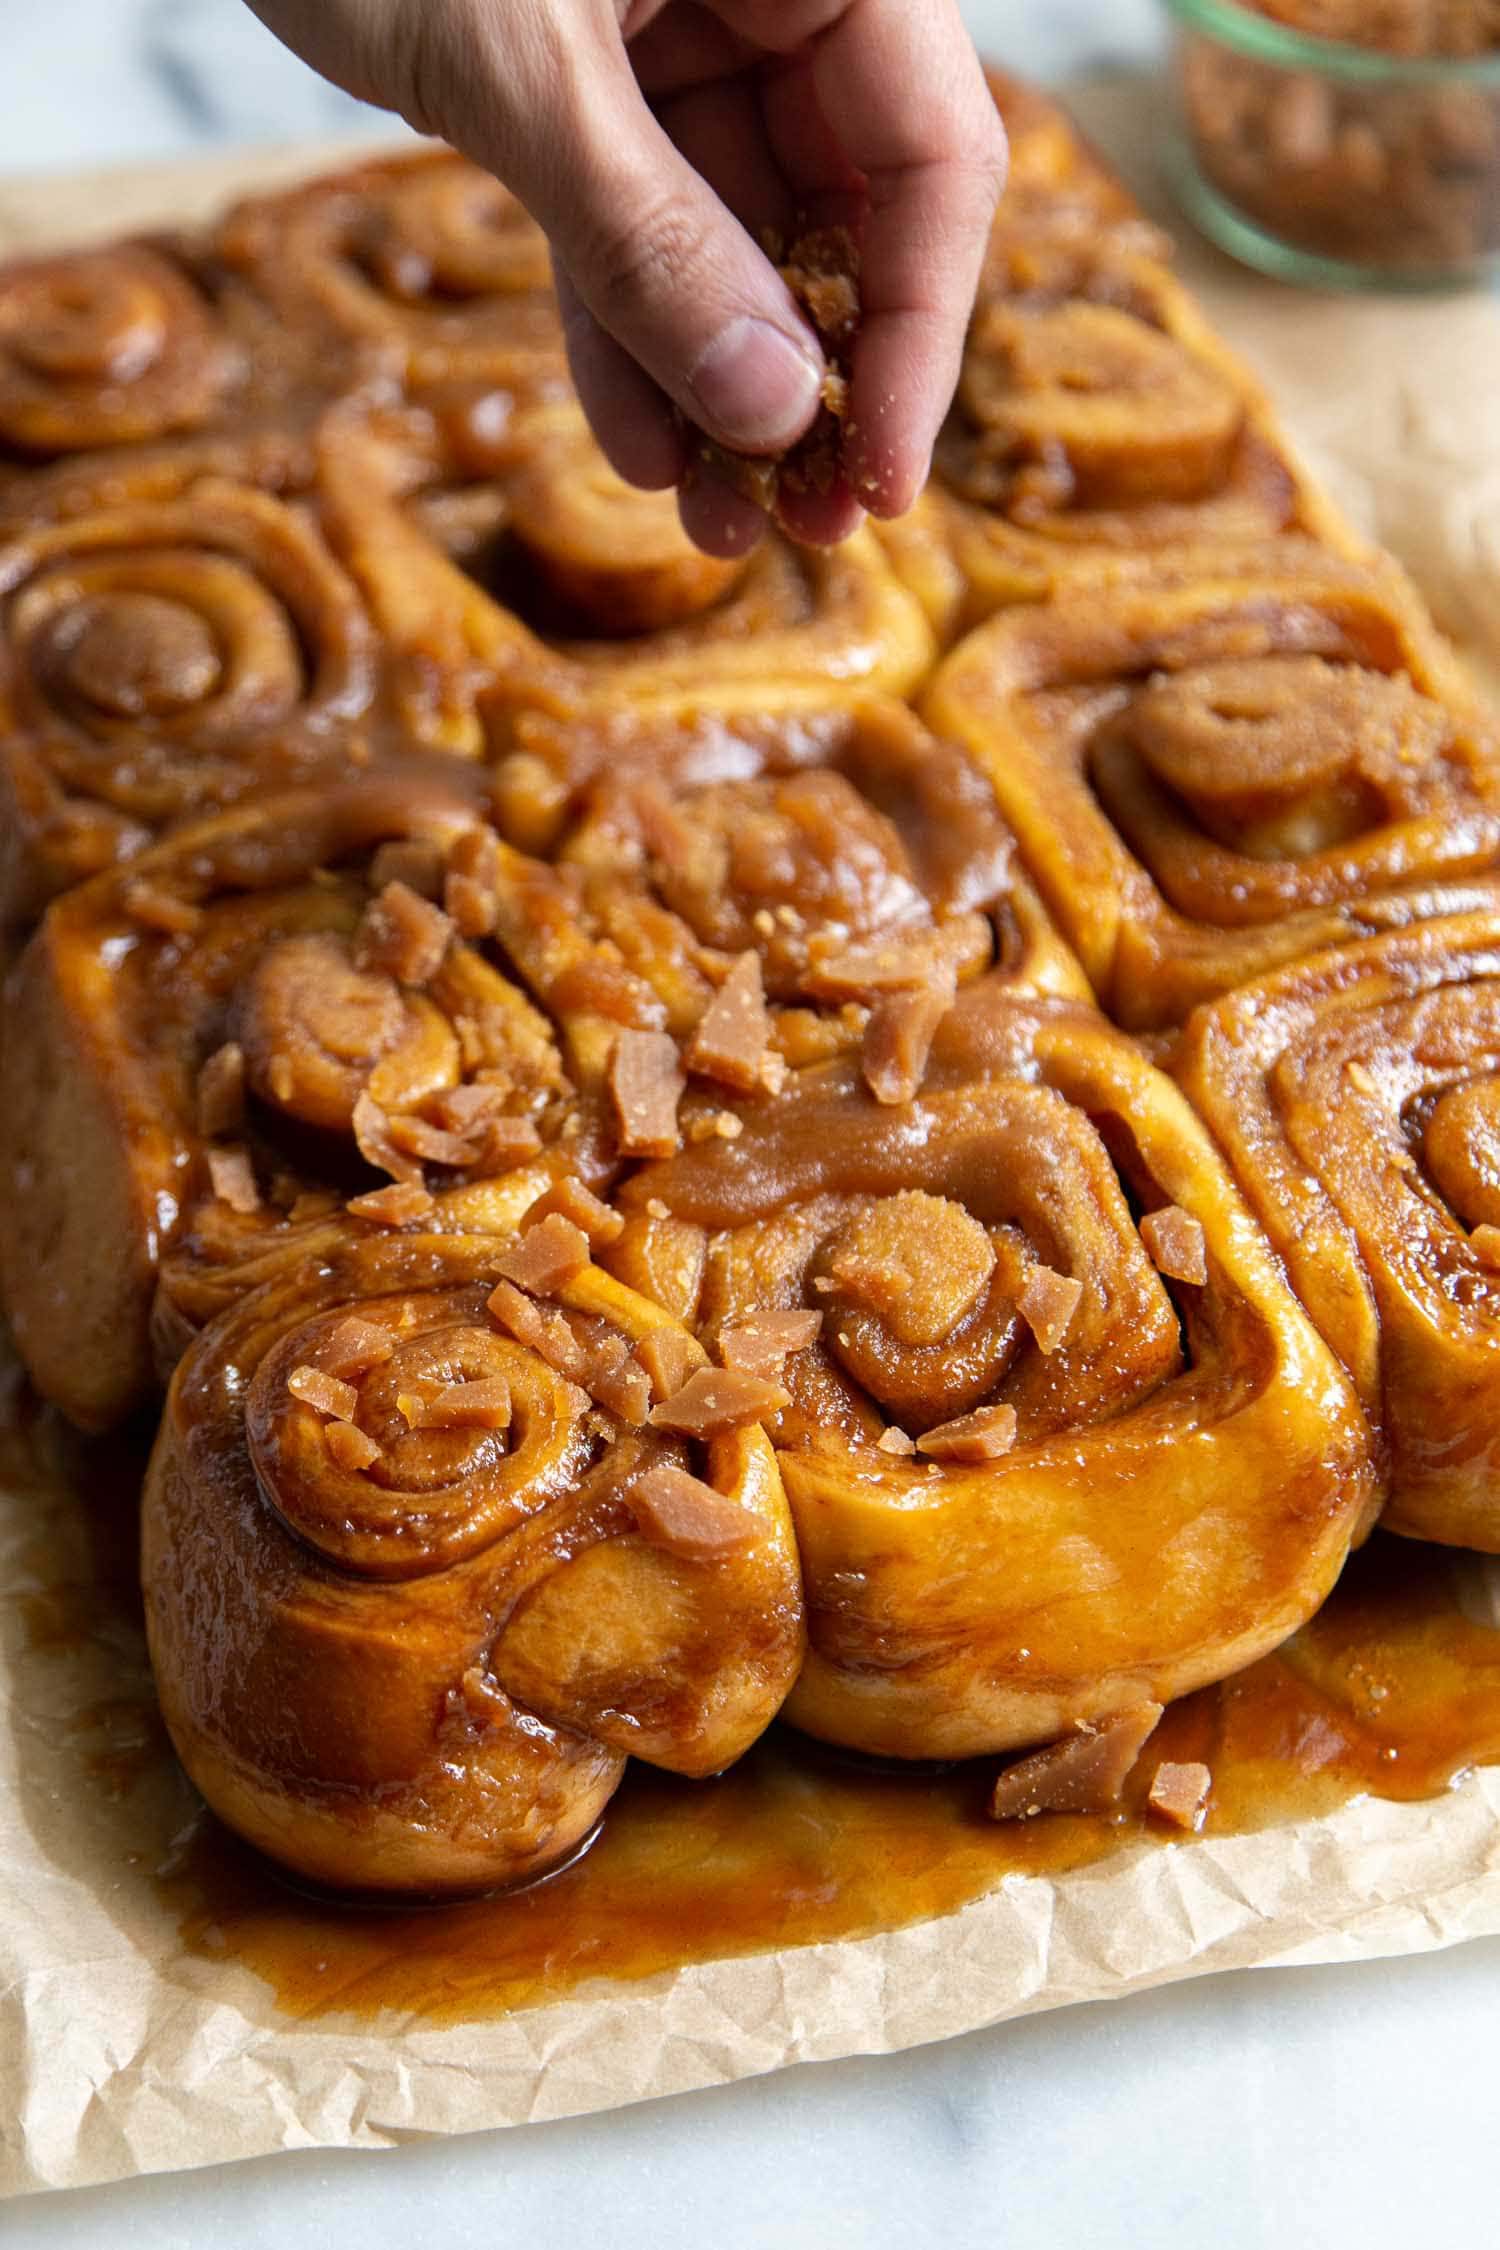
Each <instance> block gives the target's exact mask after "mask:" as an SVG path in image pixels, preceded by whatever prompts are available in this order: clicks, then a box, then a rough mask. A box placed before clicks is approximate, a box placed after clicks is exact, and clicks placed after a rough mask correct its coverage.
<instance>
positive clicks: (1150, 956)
mask: <svg viewBox="0 0 1500 2250" xmlns="http://www.w3.org/2000/svg"><path fill="white" fill-rule="evenodd" d="M924 708H925V710H926V714H927V717H928V721H929V723H930V724H931V725H932V726H934V727H935V728H937V729H938V730H939V731H940V732H947V733H950V734H951V735H952V736H953V737H954V739H955V740H957V741H959V742H962V743H963V744H964V745H965V747H966V748H968V749H969V751H970V752H971V754H972V755H973V756H974V757H975V758H976V759H977V760H978V761H979V762H980V763H981V764H982V765H983V767H984V770H985V772H986V773H987V774H988V776H989V778H990V780H991V782H992V783H993V785H994V788H995V793H996V796H997V797H998V799H999V801H1000V805H1001V807H1002V809H1003V811H1004V812H1005V814H1006V817H1007V818H1008V820H1009V821H1010V822H1011V825H1012V826H1013V827H1014V829H1015V831H1016V834H1017V836H1018V837H1019V839H1020V843H1021V849H1022V852H1023V854H1024V855H1025V858H1026V860H1027V863H1028V865H1029V866H1030V868H1031V869H1032V871H1033V873H1034V874H1035V875H1036V877H1037V880H1038V882H1039V884H1040V886H1041V889H1042V893H1043V895H1044V897H1045V898H1046V900H1047V902H1048V905H1049V906H1050V907H1051V909H1052V911H1053V913H1054V914H1055V915H1056V916H1057V918H1058V921H1059V922H1060V924H1061V925H1062V928H1063V929H1064V930H1065V932H1066V933H1067V935H1068V937H1069V938H1070V940H1071V941H1072V943H1073V945H1074V946H1075V947H1076V949H1077V951H1078V954H1079V956H1080V958H1081V960H1082V961H1083V964H1084V967H1085V969H1086V970H1087V971H1088V974H1089V977H1090V979H1091V980H1092V982H1093V985H1094V988H1095V990H1096V991H1097V992H1098V994H1099V995H1100V997H1101V999H1102V1000H1103V1001H1104V1003H1105V1005H1106V1007H1107V1008H1108V1009H1109V1011H1110V1012H1111V1014H1113V1015H1114V1016H1115V1017H1116V1019H1117V1020H1118V1021H1119V1022H1121V1023H1123V1024H1125V1025H1127V1026H1128V1027H1130V1028H1132V1029H1137V1030H1141V1029H1150V1028H1154V1027H1160V1026H1162V1025H1166V1024H1171V1023H1173V1022H1175V1021H1179V1020H1180V1019H1181V1017H1182V1016H1183V1015H1185V1014H1186V1013H1187V1011H1188V1009H1189V1008H1190V1007H1192V1006H1193V1005H1194V1003H1195V1002H1197V1001H1199V1000H1201V999H1204V998H1207V997H1209V996H1211V995H1212V994H1214V993H1216V992H1220V991H1223V990H1224V989H1225V988H1226V987H1228V986H1230V985H1234V984H1238V983H1241V982H1243V981H1244V980H1245V979H1246V978H1248V977H1253V976H1255V975H1257V974H1259V973H1260V972H1261V971H1263V970H1265V969H1268V968H1271V967H1274V966H1275V965H1276V964H1278V963H1279V962H1282V961H1286V960H1290V959H1294V958H1295V957H1296V956H1297V955H1299V954H1303V953H1306V952H1308V951H1309V950H1315V949H1318V948H1321V947H1323V946H1325V945H1329V944H1332V943H1335V942H1337V941H1338V940H1339V939H1341V938H1344V937H1359V936H1362V935H1364V934H1366V933H1367V932H1368V931H1369V930H1370V929H1371V928H1374V927H1380V926H1383V925H1384V924H1386V923H1388V922H1392V921H1399V920H1402V919H1411V918H1412V917H1414V916H1417V915H1420V914H1423V913H1430V912H1433V911H1441V910H1442V907H1443V906H1444V905H1445V904H1447V903H1450V902H1451V900H1452V897H1453V892H1454V887H1455V886H1463V885H1466V884H1469V885H1472V883H1473V882H1474V881H1475V879H1476V878H1477V879H1479V880H1480V881H1481V882H1483V881H1484V880H1485V879H1486V877H1487V871H1488V870H1490V869H1492V868H1494V867H1495V865H1496V863H1497V857H1500V767H1497V764H1496V755H1495V751H1496V735H1495V729H1494V723H1493V721H1492V720H1491V719H1490V717H1489V716H1488V714H1486V713H1484V712H1483V711H1482V710H1481V709H1480V708H1479V707H1478V706H1477V704H1476V702H1475V699H1474V697H1473V695H1472V693H1471V692H1470V691H1469V689H1468V688H1467V686H1466V684H1465V682H1464V680H1463V678H1462V676H1461V675H1460V673H1459V671H1458V668H1457V666H1456V664H1455V663H1454V661H1453V658H1452V657H1451V655H1450V653H1449V651H1448V650H1447V649H1446V648H1445V647H1444V645H1443V644H1442V643H1441V642H1440V641H1439V639H1438V637H1437V635H1436V634H1435V633H1434V632H1433V631H1432V628H1431V627H1430V625H1429V624H1428V622H1427V620H1426V617H1425V615H1424V614H1423V612H1422V610H1421V608H1420V605H1419V604H1418V603H1417V601H1416V600H1415V598H1414V597H1413V596H1412V594H1411V592H1410V590H1409V588H1408V587H1407V586H1406V584H1405V582H1404V581H1403V580H1402V579H1401V578H1400V577H1399V575H1398V574H1397V573H1395V572H1394V570H1392V571H1390V572H1389V573H1388V574H1381V573H1377V572H1375V571H1373V570H1371V571H1364V572H1359V573H1352V572H1347V571H1342V570H1339V569H1338V568H1336V567H1334V566H1330V567H1329V568H1328V570H1326V571H1325V572H1321V573H1319V572H1300V573H1294V574H1291V575H1289V576H1286V577H1283V578H1280V579H1275V578H1264V579H1259V580H1249V581H1246V582H1239V583H1217V584H1216V583H1214V582H1212V581H1204V582H1201V583H1198V584H1195V585H1191V586H1181V587H1176V586H1174V587H1167V588H1161V589H1155V588H1153V589H1143V588H1129V587H1127V588H1118V589H1114V590H1105V591H1099V592H1095V593H1093V594H1090V595H1088V596H1082V595H1080V596H1076V597H1074V598H1073V599H1072V600H1070V601H1069V602H1068V603H1066V604H1065V605H1058V606H1057V607H1051V606H1047V607H1032V608H1028V609H1022V610H1014V611H1012V612H1010V613H1009V614H1007V615H1002V616H999V617H996V618H994V619H993V620H992V621H991V622H990V623H989V624H988V625H985V626H982V627H981V628H980V629H979V630H978V631H977V632H975V633H974V634H972V635H971V636H970V638H969V639H968V640H966V641H965V642H964V643H963V644H962V645H961V646H960V647H959V648H958V649H957V650H956V651H955V652H954V654H953V655H952V657H950V658H949V660H948V662H947V663H946V665H945V666H944V667H943V669H942V670H941V671H940V673H939V674H938V677H937V678H936V680H935V681H934V683H933V685H932V688H931V691H930V693H929V694H928V696H927V698H926V701H925V705H924Z"/></svg>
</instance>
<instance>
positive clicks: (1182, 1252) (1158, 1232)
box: [1140, 1203, 1208, 1289]
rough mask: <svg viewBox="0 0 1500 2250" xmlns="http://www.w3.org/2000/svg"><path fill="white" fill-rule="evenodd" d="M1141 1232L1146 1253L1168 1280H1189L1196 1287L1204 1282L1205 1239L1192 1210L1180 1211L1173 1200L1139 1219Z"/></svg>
mask: <svg viewBox="0 0 1500 2250" xmlns="http://www.w3.org/2000/svg"><path fill="white" fill-rule="evenodd" d="M1140 1234H1141V1240H1142V1242H1144V1244H1145V1245H1146V1255H1147V1256H1148V1257H1149V1258H1150V1260H1151V1263H1152V1264H1153V1265H1154V1266H1155V1268H1156V1270H1157V1272H1158V1273H1160V1274H1164V1275H1165V1276H1166V1278H1167V1280H1168V1281H1185V1282H1189V1283H1190V1284H1191V1285H1192V1286H1193V1287H1194V1288H1195V1289H1202V1288H1203V1287H1204V1286H1205V1285H1206V1283H1207V1281H1208V1239H1207V1237H1206V1235H1205V1234H1204V1232H1203V1222H1202V1220H1201V1219H1195V1218H1194V1217H1193V1214H1192V1212H1191V1211H1183V1210H1181V1209H1180V1208H1179V1207H1178V1205H1177V1204H1175V1203H1168V1204H1166V1205H1164V1206H1163V1208H1162V1209H1161V1210H1160V1211H1148V1212H1147V1214H1146V1216H1145V1218H1144V1219H1142V1221H1141V1227H1140Z"/></svg>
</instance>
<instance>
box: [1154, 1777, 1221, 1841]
mask: <svg viewBox="0 0 1500 2250" xmlns="http://www.w3.org/2000/svg"><path fill="white" fill-rule="evenodd" d="M1213 1786H1214V1777H1213V1775H1212V1774H1211V1773H1210V1772H1209V1770H1208V1768H1207V1766H1200V1765H1184V1766H1178V1765H1171V1764H1169V1763H1168V1762H1167V1761H1166V1760H1163V1762H1162V1763H1161V1764H1160V1765H1159V1766H1158V1767H1157V1769H1156V1772H1155V1773H1154V1774H1153V1775H1152V1777H1151V1788H1150V1791H1149V1793H1148V1795H1147V1798H1146V1803H1147V1804H1148V1805H1149V1806H1150V1808H1151V1810H1152V1812H1154V1813H1155V1814H1156V1816H1157V1818H1158V1819H1159V1820H1165V1821H1168V1822H1169V1823H1170V1824H1171V1826H1172V1827H1173V1828H1182V1829H1185V1830H1186V1831H1187V1833H1188V1834H1189V1835H1190V1836H1196V1835H1197V1833H1198V1831H1199V1829H1200V1828H1201V1827H1202V1826H1203V1823H1204V1821H1205V1820H1206V1819H1207V1818H1208V1800H1209V1798H1210V1796H1211V1795H1212V1793H1213Z"/></svg>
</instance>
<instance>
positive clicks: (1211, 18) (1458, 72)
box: [1165, 0, 1500, 88]
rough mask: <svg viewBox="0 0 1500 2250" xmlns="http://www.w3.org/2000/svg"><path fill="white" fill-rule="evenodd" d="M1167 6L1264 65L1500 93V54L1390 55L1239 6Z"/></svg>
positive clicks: (1179, 2) (1209, 0)
mask: <svg viewBox="0 0 1500 2250" xmlns="http://www.w3.org/2000/svg"><path fill="white" fill-rule="evenodd" d="M1165 4H1166V7H1167V9H1168V11H1169V13H1170V14H1172V15H1174V16H1175V17H1176V18H1177V20H1178V22H1179V23H1181V24H1183V25H1185V26H1187V27H1189V28H1191V29H1192V30H1194V31H1198V32H1203V33H1206V34H1207V35H1208V36H1209V37H1211V38H1214V39H1217V40H1218V41H1219V42H1220V44H1221V45H1223V46H1226V47H1233V48H1234V49H1236V51H1237V52H1238V53H1240V54H1242V55H1250V56H1253V57H1255V58H1256V59H1257V60H1258V61H1260V62H1267V63H1281V64H1283V65H1285V66H1287V67H1288V68H1296V69H1300V70H1310V71H1317V72H1319V73H1320V74H1321V75H1322V76H1323V77H1325V78H1340V79H1354V80H1360V81H1363V82H1364V83H1365V84H1371V83H1374V84H1378V85H1386V86H1413V85H1428V86H1433V85H1436V86H1455V85H1457V86H1494V87H1496V88H1500V50H1497V51H1496V52H1495V53H1493V54H1488V55H1388V54H1385V53H1383V52H1381V51H1380V49H1378V48H1374V47H1354V46H1350V45H1348V44H1347V43H1345V42H1343V41H1341V40H1335V39H1318V38H1315V37H1314V35H1313V34H1312V33H1311V32H1308V31H1294V30H1293V29H1292V28H1291V26H1290V25H1289V24H1283V23H1278V22H1276V21H1275V19H1274V18H1273V17H1271V16H1263V15H1260V14H1259V13H1257V12H1256V11H1254V10H1252V9H1250V8H1243V7H1240V6H1239V5H1238V4H1237V0H1165Z"/></svg>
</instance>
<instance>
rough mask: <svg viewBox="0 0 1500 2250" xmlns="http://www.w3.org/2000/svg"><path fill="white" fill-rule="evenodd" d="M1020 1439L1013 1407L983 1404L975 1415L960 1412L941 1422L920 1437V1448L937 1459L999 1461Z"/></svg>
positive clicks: (918, 1449) (930, 1457)
mask: <svg viewBox="0 0 1500 2250" xmlns="http://www.w3.org/2000/svg"><path fill="white" fill-rule="evenodd" d="M1015 1442H1016V1410H1015V1408H1014V1407H1013V1406H981V1407H979V1408H978V1409H977V1410H976V1412H974V1413H973V1414H959V1415H957V1416H955V1418H954V1419H953V1421H951V1422H940V1423H939V1424H938V1426H937V1428H936V1429H935V1430H929V1431H928V1432H927V1434H926V1436H925V1437H919V1438H918V1439H917V1447H916V1449H917V1451H918V1452H919V1453H925V1454H926V1455H927V1456H928V1458H929V1459H930V1460H933V1461H999V1460H1002V1459H1003V1458H1004V1456H1005V1455H1006V1454H1007V1453H1009V1452H1010V1451H1011V1450H1012V1448H1013V1447H1014V1445H1015Z"/></svg>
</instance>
